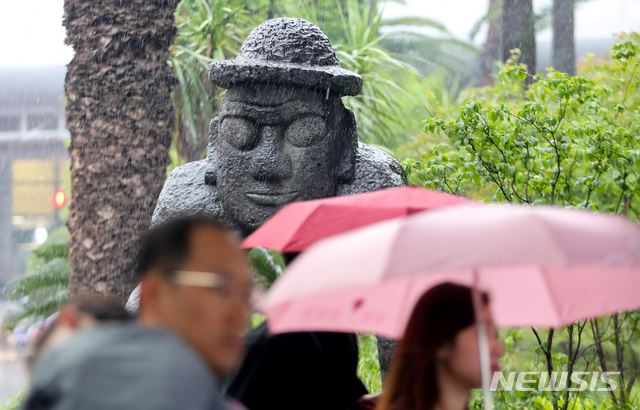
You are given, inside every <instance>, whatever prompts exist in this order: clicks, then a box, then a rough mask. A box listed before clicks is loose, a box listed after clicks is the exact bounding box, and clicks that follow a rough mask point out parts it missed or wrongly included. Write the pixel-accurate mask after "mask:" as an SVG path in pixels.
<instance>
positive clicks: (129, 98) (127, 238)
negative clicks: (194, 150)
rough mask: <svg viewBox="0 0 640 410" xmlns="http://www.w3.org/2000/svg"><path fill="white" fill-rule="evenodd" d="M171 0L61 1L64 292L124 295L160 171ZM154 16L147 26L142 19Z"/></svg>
mask: <svg viewBox="0 0 640 410" xmlns="http://www.w3.org/2000/svg"><path fill="white" fill-rule="evenodd" d="M177 2H178V1H177V0H160V1H153V2H150V1H147V0H129V1H126V2H122V1H120V0H104V1H100V2H95V1H93V2H92V1H84V0H66V1H65V5H64V8H65V20H64V24H65V26H66V29H67V38H66V42H67V44H70V45H72V46H73V47H74V50H75V56H74V58H73V60H72V61H71V63H69V65H68V69H67V75H66V80H65V94H66V96H67V104H66V120H67V126H68V128H69V132H70V133H71V145H70V147H69V154H70V156H71V184H72V192H73V201H72V202H71V204H70V216H69V220H68V221H67V226H68V227H69V231H70V233H71V236H70V239H69V251H70V263H71V265H72V266H73V273H72V275H71V279H70V291H71V294H72V295H74V294H78V293H97V294H105V293H106V294H111V295H116V296H119V297H122V298H124V297H125V296H126V295H128V294H129V293H130V292H131V290H132V289H133V288H134V286H135V282H136V278H135V277H134V276H133V266H134V264H135V262H136V254H137V249H138V236H139V234H140V233H142V232H144V231H145V230H146V229H147V228H148V226H149V223H150V221H151V215H152V213H153V210H154V208H155V205H156V199H157V197H158V195H159V194H160V191H161V189H162V185H163V182H164V179H165V177H166V166H167V163H168V162H169V155H168V152H169V146H170V144H171V131H172V128H173V127H172V123H171V121H172V118H173V114H172V113H173V109H172V106H171V100H170V97H169V92H170V87H171V85H172V84H173V81H174V78H173V73H172V70H171V68H170V67H169V66H168V65H167V60H168V59H169V57H170V56H169V46H170V45H171V43H172V42H173V40H174V38H175V35H176V32H177V30H176V28H175V26H174V20H173V13H174V11H175V8H176V4H177ZM149 22H153V24H149Z"/></svg>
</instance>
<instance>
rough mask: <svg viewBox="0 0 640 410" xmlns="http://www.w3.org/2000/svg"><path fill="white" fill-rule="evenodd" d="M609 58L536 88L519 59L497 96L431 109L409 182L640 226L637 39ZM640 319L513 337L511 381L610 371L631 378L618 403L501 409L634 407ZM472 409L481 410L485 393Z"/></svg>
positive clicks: (531, 398)
mask: <svg viewBox="0 0 640 410" xmlns="http://www.w3.org/2000/svg"><path fill="white" fill-rule="evenodd" d="M610 57H611V59H610V60H607V61H596V60H594V58H593V57H590V58H589V59H587V61H585V64H584V66H583V67H582V70H581V76H576V77H570V76H568V75H566V74H562V73H559V72H555V71H550V72H548V73H547V75H545V76H543V75H536V76H535V78H534V80H535V81H534V82H533V83H532V84H531V85H529V86H528V88H527V87H526V86H525V79H526V78H527V76H528V75H529V74H528V73H527V71H526V69H525V68H524V67H523V66H521V65H518V64H517V59H518V53H517V52H516V53H515V54H514V55H513V57H512V60H511V61H509V62H507V64H506V65H505V66H504V68H503V69H502V71H501V72H500V73H499V74H498V76H497V83H496V85H495V86H494V87H487V88H481V89H471V90H467V91H465V92H463V93H462V98H464V99H465V100H466V102H465V103H463V104H462V106H461V107H460V108H449V107H442V106H437V105H436V107H433V106H432V107H431V108H432V109H431V110H430V111H432V112H433V113H435V116H431V117H430V118H428V119H427V120H425V121H424V122H423V131H424V135H423V136H422V137H420V138H417V139H416V140H415V141H413V143H412V144H410V145H408V146H407V147H405V148H404V150H403V151H400V152H404V154H405V155H407V158H406V159H405V160H404V164H405V168H406V170H407V173H408V174H409V177H410V180H411V182H413V183H414V184H418V185H423V186H426V187H429V188H433V189H437V190H441V191H446V192H450V193H455V194H459V195H464V196H467V197H471V198H475V199H480V200H494V201H501V202H509V203H524V204H555V205H560V206H567V207H579V208H587V209H597V210H601V211H606V212H611V213H617V214H622V215H625V216H627V217H629V218H632V219H634V220H636V221H638V220H640V213H638V212H640V208H639V205H640V204H639V201H640V195H639V194H640V191H639V187H638V177H639V172H640V156H639V154H640V150H639V141H638V139H639V138H640V122H638V118H639V117H640V36H639V35H638V34H636V33H631V34H623V35H622V36H621V41H620V43H619V44H616V45H615V46H614V47H613V48H612V50H611V54H610ZM416 153H420V154H421V156H420V157H419V159H414V158H415V154H416ZM412 157H414V158H412ZM639 316H640V313H638V312H628V313H624V314H618V315H613V316H611V317H608V318H600V319H597V320H591V321H586V322H579V323H576V324H574V325H571V326H568V327H566V328H563V329H556V330H555V331H553V330H544V329H533V332H531V333H527V334H524V333H522V332H520V331H513V332H511V333H507V334H505V336H504V340H505V347H506V350H507V352H506V355H505V356H504V358H503V361H502V366H503V371H504V372H509V371H519V372H522V371H538V372H540V371H542V372H547V371H549V369H553V371H563V370H565V371H566V370H569V371H600V372H602V371H604V370H605V368H606V369H607V370H609V371H611V370H614V371H622V375H621V376H620V377H619V378H618V384H619V389H618V391H616V392H614V393H612V394H607V393H597V392H589V391H584V392H580V393H577V394H576V393H574V392H572V393H569V391H568V390H564V391H559V392H546V391H539V390H537V389H536V390H534V391H533V392H526V391H525V392H517V391H511V392H505V391H498V392H496V394H495V395H494V398H495V404H496V409H507V408H535V409H543V410H558V409H562V410H567V409H573V408H576V409H585V410H587V409H589V410H592V409H593V410H595V409H609V408H626V409H635V408H637V407H638V400H637V393H634V391H633V388H634V380H635V378H636V377H637V376H638V375H640V367H639V366H638V363H637V352H638V349H639V348H640V346H639V344H640V340H639V338H638V336H639V335H640V331H638V326H637V325H638V317H639ZM507 332H509V331H507ZM470 407H472V408H481V407H482V403H481V397H480V396H479V395H477V394H475V395H474V398H473V400H472V402H471V406H470Z"/></svg>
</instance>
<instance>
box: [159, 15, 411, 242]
mask: <svg viewBox="0 0 640 410" xmlns="http://www.w3.org/2000/svg"><path fill="white" fill-rule="evenodd" d="M209 78H210V79H211V81H212V82H214V83H215V84H218V85H220V86H223V87H228V88H229V90H228V91H227V93H226V94H225V97H224V99H223V101H222V104H221V106H220V113H219V116H218V117H216V118H214V119H213V120H212V121H211V125H210V132H209V133H210V136H209V145H208V150H207V151H208V152H207V158H206V159H204V160H201V161H196V162H191V163H188V164H185V165H182V166H180V167H178V168H176V169H175V170H174V171H173V172H172V173H171V175H170V176H169V178H168V179H167V181H166V183H165V186H164V188H163V190H162V193H161V194H160V198H159V199H158V205H157V207H156V210H155V212H154V215H153V222H152V224H153V225H155V224H158V223H160V222H162V221H164V220H166V219H168V218H171V217H175V216H178V215H194V214H202V215H207V216H210V217H213V218H216V219H218V220H220V221H221V222H223V223H225V224H226V225H227V226H229V227H231V228H232V229H234V230H236V231H237V232H239V233H240V234H241V235H242V236H246V235H248V234H250V233H251V232H253V231H254V230H256V229H257V228H258V227H259V226H261V225H262V224H263V223H264V222H265V221H266V220H267V219H269V218H270V217H271V216H273V215H274V214H275V213H276V212H277V211H278V210H280V209H281V208H282V207H284V206H285V205H287V204H288V203H291V202H293V201H303V200H310V199H317V198H326V197H332V196H338V195H350V194H356V193H362V192H369V191H375V190H379V189H385V188H391V187H397V186H401V185H404V183H405V176H404V172H403V170H402V167H401V166H400V164H399V163H398V162H397V161H396V160H395V159H394V158H393V157H391V156H390V155H388V154H387V153H385V152H383V151H381V150H378V149H376V148H373V147H371V146H368V145H366V144H364V143H359V142H358V138H357V126H356V122H355V119H354V115H353V113H352V112H351V111H350V110H348V109H347V108H345V106H344V105H343V103H342V100H341V99H340V97H341V96H343V95H353V94H357V93H358V92H359V91H360V87H361V85H362V78H361V77H360V76H359V75H357V74H355V73H353V72H350V71H348V70H345V69H343V68H341V67H340V65H339V62H338V59H337V58H336V56H335V52H334V50H333V48H332V47H331V43H330V42H329V39H328V38H327V37H326V35H325V34H324V33H323V32H322V31H321V30H320V29H319V28H318V27H317V26H315V25H313V24H312V23H309V22H308V21H305V20H302V19H296V18H278V19H273V20H269V21H266V22H265V23H263V24H261V25H260V26H258V27H257V28H256V29H255V30H254V31H253V32H252V33H251V34H250V35H249V36H248V37H247V39H246V41H245V42H244V44H243V46H242V49H241V51H240V53H239V54H238V57H237V58H236V59H235V60H229V61H219V62H214V63H212V64H211V67H210V71H209Z"/></svg>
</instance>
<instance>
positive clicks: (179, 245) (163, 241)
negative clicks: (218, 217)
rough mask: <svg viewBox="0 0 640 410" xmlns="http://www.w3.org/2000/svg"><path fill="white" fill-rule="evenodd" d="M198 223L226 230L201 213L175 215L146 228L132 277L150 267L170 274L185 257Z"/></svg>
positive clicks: (167, 274)
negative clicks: (178, 216)
mask: <svg viewBox="0 0 640 410" xmlns="http://www.w3.org/2000/svg"><path fill="white" fill-rule="evenodd" d="M202 226H204V227H209V228H212V229H215V230H217V231H220V232H223V233H230V231H229V230H228V229H227V228H225V227H224V226H223V225H222V224H220V223H219V222H217V221H215V220H213V219H210V218H207V217H204V216H189V217H180V218H175V219H171V220H169V221H167V222H163V223H161V224H160V225H158V226H156V227H153V228H151V229H150V230H148V231H147V232H146V233H145V234H144V235H143V237H142V244H141V246H140V252H139V253H138V261H137V265H136V270H135V274H136V276H137V277H138V278H140V277H142V275H144V274H145V272H148V271H149V270H150V269H153V268H156V269H158V270H159V271H160V272H161V273H163V274H164V275H166V276H171V275H172V274H173V272H174V271H175V270H176V269H179V268H180V266H181V265H182V264H183V263H184V261H185V260H186V259H187V257H188V256H189V246H190V244H189V237H190V236H191V232H192V231H193V230H194V229H195V228H198V227H202Z"/></svg>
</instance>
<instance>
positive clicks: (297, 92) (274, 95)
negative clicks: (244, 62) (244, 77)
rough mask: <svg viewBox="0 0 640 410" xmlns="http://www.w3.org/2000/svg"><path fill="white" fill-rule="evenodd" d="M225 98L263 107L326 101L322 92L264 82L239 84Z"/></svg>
mask: <svg viewBox="0 0 640 410" xmlns="http://www.w3.org/2000/svg"><path fill="white" fill-rule="evenodd" d="M224 99H225V100H226V101H229V102H238V103H245V104H251V105H257V106H261V107H277V106H280V105H283V104H286V103H289V102H296V101H299V102H301V103H304V102H309V103H316V104H322V102H323V101H324V99H323V96H322V95H321V94H320V93H318V92H315V91H314V90H311V89H304V88H300V87H291V86H284V85H277V84H263V83H241V84H238V85H236V86H234V87H231V88H230V89H229V90H228V91H227V93H226V95H225V97H224ZM314 105H315V104H314Z"/></svg>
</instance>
